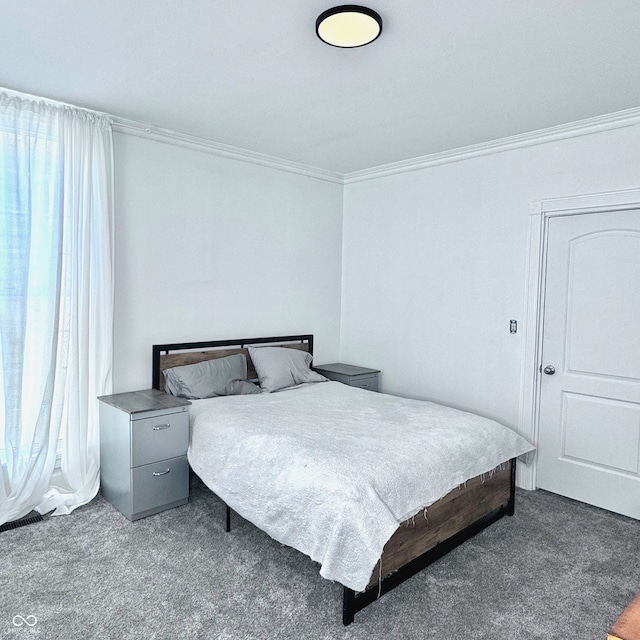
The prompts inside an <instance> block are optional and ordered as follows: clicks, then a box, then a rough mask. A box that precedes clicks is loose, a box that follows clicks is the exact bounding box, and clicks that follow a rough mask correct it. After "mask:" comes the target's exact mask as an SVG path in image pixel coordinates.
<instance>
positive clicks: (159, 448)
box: [131, 411, 189, 467]
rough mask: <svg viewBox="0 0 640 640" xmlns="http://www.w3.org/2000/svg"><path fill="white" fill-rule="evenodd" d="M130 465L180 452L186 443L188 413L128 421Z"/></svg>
mask: <svg viewBox="0 0 640 640" xmlns="http://www.w3.org/2000/svg"><path fill="white" fill-rule="evenodd" d="M131 432H132V433H131V466H132V467H138V466H140V465H143V464H148V463H150V462H154V461H155V460H165V459H167V458H175V457H176V456H180V455H184V452H185V451H186V450H187V447H188V446H189V412H188V411H183V412H181V413H166V414H160V415H157V416H153V417H151V418H143V419H142V420H132V421H131Z"/></svg>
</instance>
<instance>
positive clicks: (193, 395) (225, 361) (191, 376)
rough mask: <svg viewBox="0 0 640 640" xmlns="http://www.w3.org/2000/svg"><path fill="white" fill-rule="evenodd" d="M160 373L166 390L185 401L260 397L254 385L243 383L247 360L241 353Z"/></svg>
mask: <svg viewBox="0 0 640 640" xmlns="http://www.w3.org/2000/svg"><path fill="white" fill-rule="evenodd" d="M163 373H164V379H165V388H166V390H167V391H168V392H169V393H171V394H172V395H174V396H180V397H181V398H187V399H188V400H198V399H200V398H213V397H215V396H226V395H238V394H244V393H260V389H259V388H258V387H256V385H254V384H252V383H251V382H246V379H247V359H246V358H245V356H244V354H242V353H238V354H236V355H233V356H227V357H225V358H218V359H216V360H205V361H204V362H198V363H197V364H188V365H184V366H182V367H173V368H171V369H165V370H164V372H163ZM238 383H241V384H238ZM252 387H253V388H255V391H253V390H251V388H252Z"/></svg>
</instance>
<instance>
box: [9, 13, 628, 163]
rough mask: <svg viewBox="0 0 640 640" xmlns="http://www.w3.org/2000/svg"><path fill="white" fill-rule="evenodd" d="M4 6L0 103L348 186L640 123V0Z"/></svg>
mask: <svg viewBox="0 0 640 640" xmlns="http://www.w3.org/2000/svg"><path fill="white" fill-rule="evenodd" d="M335 4H340V2H335V1H334V2H331V0H268V1H264V0H252V1H250V0H0V52H1V54H0V86H4V87H7V88H10V89H14V90H17V91H23V92H26V93H31V94H36V95H40V96H46V97H49V98H52V99H56V100H61V101H65V102H70V103H72V104H76V105H79V106H84V107H88V108H92V109H96V110H100V111H106V112H109V113H111V114H114V115H116V116H120V117H123V118H128V119H133V120H137V121H140V122H143V123H148V124H150V125H153V126H157V127H162V128H166V129H171V130H174V131H178V132H180V133H186V134H190V135H193V136H197V137H201V138H205V139H207V140H211V141H215V142H219V143H224V144H228V145H233V146H236V147H240V148H243V149H249V150H252V151H256V152H260V153H265V154H269V155H273V156H277V157H279V158H283V159H286V160H289V161H293V162H300V163H304V164H308V165H312V166H316V167H320V168H324V169H328V170H331V171H335V172H339V173H349V172H353V171H357V170H361V169H366V168H369V167H375V166H379V165H383V164H387V163H391V162H396V161H399V160H405V159H409V158H414V157H419V156H424V155H427V154H432V153H437V152H441V151H446V150H450V149H456V148H460V147H464V146H467V145H471V144H476V143H481V142H486V141H489V140H494V139H498V138H502V137H506V136H511V135H516V134H520V133H525V132H529V131H534V130H538V129H542V128H546V127H551V126H556V125H560V124H565V123H569V122H573V121H576V120H581V119H584V118H590V117H593V116H598V115H603V114H607V113H612V112H615V111H620V110H624V109H629V108H633V107H639V106H640V0H394V1H386V0H371V1H370V2H368V6H370V7H371V8H373V9H376V10H377V11H378V12H379V13H380V14H381V15H382V18H383V20H384V30H383V33H382V35H381V37H380V38H379V39H378V40H376V41H375V42H374V43H373V44H371V45H369V46H367V47H363V48H360V49H349V50H346V49H337V48H333V47H329V46H327V45H325V44H323V43H322V42H321V41H320V40H318V38H317V37H316V35H315V19H316V17H317V16H318V15H319V14H320V13H321V12H322V11H323V10H325V9H327V8H329V7H331V6H333V5H335Z"/></svg>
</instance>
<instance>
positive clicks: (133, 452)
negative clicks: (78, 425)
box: [98, 389, 191, 520]
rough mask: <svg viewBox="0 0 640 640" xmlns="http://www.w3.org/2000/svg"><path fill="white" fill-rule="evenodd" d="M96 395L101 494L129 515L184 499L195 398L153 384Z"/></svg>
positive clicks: (131, 517)
mask: <svg viewBox="0 0 640 640" xmlns="http://www.w3.org/2000/svg"><path fill="white" fill-rule="evenodd" d="M98 400H100V401H101V402H100V485H101V491H102V495H103V496H104V497H105V498H106V499H107V500H108V501H109V502H110V503H111V504H112V505H113V506H114V507H116V509H118V510H119V511H120V512H121V513H122V514H123V515H125V516H126V517H127V518H129V520H138V519H139V518H144V517H146V516H150V515H153V514H154V513H158V512H160V511H164V510H165V509H170V508H172V507H177V506H179V505H181V504H186V503H187V502H188V500H189V463H188V462H187V455H186V454H187V447H188V446H189V409H188V405H190V404H191V403H190V402H189V401H188V400H183V399H182V398H176V397H174V396H172V395H169V394H168V393H163V392H161V391H157V390H155V389H148V390H145V391H132V392H130V393H118V394H115V395H112V396H101V397H100V398H98Z"/></svg>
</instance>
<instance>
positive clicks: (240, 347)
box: [151, 334, 313, 391]
mask: <svg viewBox="0 0 640 640" xmlns="http://www.w3.org/2000/svg"><path fill="white" fill-rule="evenodd" d="M257 345H262V346H265V345H269V346H272V347H288V348H290V349H301V350H302V351H308V352H309V353H310V354H311V355H313V335H309V334H307V335H300V336H278V337H274V338H243V339H241V340H212V341H209V342H181V343H173V344H154V345H153V371H152V380H151V386H152V387H153V388H154V389H159V390H160V391H164V376H163V375H162V372H163V371H164V370H165V369H170V368H171V367H180V366H182V365H186V364H196V363H198V362H203V361H205V360H214V359H216V358H224V357H225V356H231V355H234V354H236V353H244V355H245V356H246V358H247V377H248V378H249V379H252V378H257V377H258V376H257V374H256V370H255V368H254V366H253V362H251V357H250V356H249V349H248V348H247V347H249V346H257Z"/></svg>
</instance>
